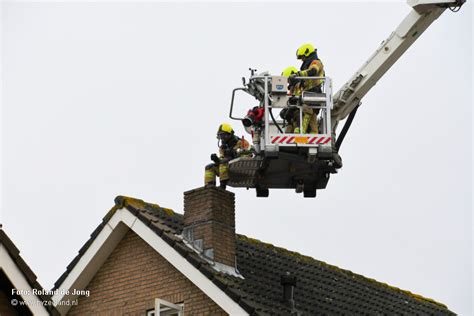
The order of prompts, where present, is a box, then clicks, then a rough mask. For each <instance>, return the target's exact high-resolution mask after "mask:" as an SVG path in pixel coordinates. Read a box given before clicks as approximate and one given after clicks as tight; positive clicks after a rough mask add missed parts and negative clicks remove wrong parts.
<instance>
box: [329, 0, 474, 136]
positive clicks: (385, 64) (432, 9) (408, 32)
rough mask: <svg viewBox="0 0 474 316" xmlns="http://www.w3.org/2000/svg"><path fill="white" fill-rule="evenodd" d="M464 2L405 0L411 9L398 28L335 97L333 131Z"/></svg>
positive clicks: (332, 114) (451, 0) (452, 0)
mask: <svg viewBox="0 0 474 316" xmlns="http://www.w3.org/2000/svg"><path fill="white" fill-rule="evenodd" d="M465 1H466V0H408V1H407V3H408V4H409V5H410V6H411V7H412V8H413V9H412V10H411V12H410V13H409V14H408V16H407V17H406V18H405V19H404V20H403V21H402V22H401V23H400V25H399V26H398V27H397V29H396V30H395V31H394V32H392V34H390V36H389V37H388V38H387V39H386V40H385V41H383V42H382V44H381V45H380V47H379V48H378V49H377V50H376V51H375V53H374V54H373V55H372V56H371V57H370V58H369V59H368V60H367V61H366V62H365V63H364V65H363V66H362V67H361V68H360V69H359V70H358V71H357V72H356V73H355V74H354V75H353V76H352V77H351V79H350V80H349V81H348V82H347V83H345V84H344V85H343V86H342V88H341V89H340V90H339V91H338V92H336V94H335V95H334V98H333V100H334V108H333V110H332V112H331V116H332V125H333V131H335V129H336V128H337V124H338V123H339V121H341V120H343V119H345V118H346V117H347V116H348V115H349V114H350V113H351V112H352V111H354V110H355V109H356V108H357V107H358V105H359V104H360V101H361V99H362V98H363V97H364V96H365V95H366V94H367V92H369V90H370V89H371V88H372V87H373V86H374V85H375V84H376V83H377V81H378V80H379V79H380V78H381V77H382V76H383V75H384V74H385V72H387V70H388V69H390V67H391V66H392V65H393V64H394V63H395V62H396V61H397V60H398V59H399V58H400V56H402V55H403V53H405V51H406V50H407V49H408V48H409V47H410V46H411V45H412V44H413V43H414V42H415V41H416V39H417V38H418V37H419V36H420V35H421V34H422V33H423V32H424V31H425V30H426V29H427V28H428V27H429V26H430V25H431V23H433V21H435V20H436V19H437V18H438V17H439V16H440V15H441V14H442V13H443V12H444V11H445V10H446V9H447V8H449V9H451V10H452V11H454V10H455V9H459V8H460V7H461V6H462V4H463V3H464V2H465Z"/></svg>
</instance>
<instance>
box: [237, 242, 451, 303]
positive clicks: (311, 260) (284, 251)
mask: <svg viewBox="0 0 474 316" xmlns="http://www.w3.org/2000/svg"><path fill="white" fill-rule="evenodd" d="M236 237H237V238H238V239H240V240H241V241H247V242H250V243H252V244H255V245H259V246H263V247H265V248H267V249H275V250H277V251H278V252H280V253H281V254H283V255H289V256H291V257H295V258H297V259H300V260H301V261H303V262H305V263H317V264H321V265H323V266H325V267H327V268H329V269H332V270H334V271H336V272H342V273H345V274H348V275H350V276H353V277H356V278H359V279H362V280H365V281H369V282H371V283H376V284H377V285H380V286H383V287H385V288H388V289H390V290H394V291H396V292H400V293H402V294H405V295H408V296H410V297H412V298H414V299H416V300H419V301H423V302H428V303H431V304H435V305H437V306H439V307H443V308H445V309H448V307H447V306H446V305H445V304H443V303H440V302H438V301H435V300H434V299H432V298H428V297H424V296H422V295H419V294H416V293H413V292H410V291H408V290H403V289H400V288H398V287H396V286H392V285H389V284H387V283H384V282H380V281H377V280H375V279H373V278H368V277H366V276H363V275H361V274H357V273H354V272H352V271H350V270H347V269H342V268H339V267H337V266H335V265H331V264H329V263H326V262H324V261H321V260H317V259H314V258H313V257H310V256H307V255H303V254H301V253H299V252H296V251H291V250H288V249H286V248H283V247H278V246H275V245H273V244H271V243H267V242H264V241H261V240H259V239H256V238H251V237H248V236H245V235H242V234H236Z"/></svg>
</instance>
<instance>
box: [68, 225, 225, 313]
mask: <svg viewBox="0 0 474 316" xmlns="http://www.w3.org/2000/svg"><path fill="white" fill-rule="evenodd" d="M86 289H87V290H89V291H90V296H89V297H85V296H82V297H80V298H79V300H78V304H77V306H73V307H72V308H71V309H70V310H69V312H68V315H146V311H147V310H149V309H152V308H154V302H155V298H161V299H164V300H167V301H169V302H171V303H184V312H185V315H186V316H188V315H227V313H225V312H224V311H223V310H222V309H221V308H220V307H219V306H217V305H216V304H215V303H214V302H213V301H212V300H211V299H210V298H209V297H208V296H207V295H206V294H204V293H203V292H202V291H201V290H200V289H199V288H197V287H196V286H195V285H194V284H193V283H192V282H191V281H189V280H188V279H187V278H186V277H185V276H184V275H182V274H181V273H180V272H179V271H178V270H177V269H176V268H175V267H173V266H172V265H171V264H170V263H169V262H168V261H166V259H164V258H163V257H162V256H161V255H160V254H158V253H157V252H156V251H155V250H154V249H153V248H151V247H150V246H149V245H148V244H147V243H146V242H145V241H143V240H142V239H141V238H140V237H139V236H138V235H136V234H135V233H134V232H133V231H131V230H130V231H128V232H127V233H126V235H125V236H124V238H123V239H122V240H121V241H120V243H119V244H118V245H117V247H116V248H115V249H114V250H113V252H112V253H111V254H110V256H109V258H107V260H106V261H105V262H104V264H103V265H102V267H101V268H100V269H99V271H98V272H97V273H96V275H95V276H94V277H93V279H92V280H91V282H90V283H89V285H88V286H87V288H86Z"/></svg>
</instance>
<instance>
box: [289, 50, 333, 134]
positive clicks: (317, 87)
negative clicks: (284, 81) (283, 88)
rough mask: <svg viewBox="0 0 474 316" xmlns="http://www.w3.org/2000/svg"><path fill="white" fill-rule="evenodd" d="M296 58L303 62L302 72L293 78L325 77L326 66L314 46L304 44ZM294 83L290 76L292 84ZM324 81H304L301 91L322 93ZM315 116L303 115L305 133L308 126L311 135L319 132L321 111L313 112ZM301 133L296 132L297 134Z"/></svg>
mask: <svg viewBox="0 0 474 316" xmlns="http://www.w3.org/2000/svg"><path fill="white" fill-rule="evenodd" d="M296 58H297V59H301V60H302V62H303V63H302V64H301V67H300V71H298V72H297V73H296V74H295V75H292V76H293V77H324V76H325V72H324V65H323V63H322V62H321V60H320V59H319V57H318V52H317V50H316V49H315V48H314V46H313V45H312V44H309V43H307V44H303V45H301V46H300V47H299V48H298V50H297V51H296ZM291 81H292V79H291V76H290V82H291ZM322 84H323V80H322V79H314V80H304V81H303V82H301V83H299V85H300V88H301V91H310V92H317V93H321V92H322ZM312 111H313V114H314V115H313V114H311V115H310V114H309V112H307V113H306V115H303V123H302V129H303V133H304V132H305V130H307V128H308V125H309V127H310V129H311V133H317V132H318V129H317V128H318V125H317V124H318V123H317V115H318V114H319V109H315V110H312ZM297 132H299V130H298V131H295V133H297Z"/></svg>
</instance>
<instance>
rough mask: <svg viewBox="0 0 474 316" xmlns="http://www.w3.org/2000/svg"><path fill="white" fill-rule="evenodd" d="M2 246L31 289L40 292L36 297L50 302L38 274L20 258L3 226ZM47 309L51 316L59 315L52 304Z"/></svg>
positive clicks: (0, 229) (0, 240)
mask: <svg viewBox="0 0 474 316" xmlns="http://www.w3.org/2000/svg"><path fill="white" fill-rule="evenodd" d="M0 244H1V245H3V246H4V247H5V249H6V251H7V252H8V254H9V255H10V257H11V258H12V260H13V262H15V264H16V266H17V267H18V269H19V270H20V271H21V273H22V274H23V276H24V277H25V279H26V281H27V282H28V284H29V285H30V286H31V288H32V289H36V290H38V292H37V293H38V295H36V296H37V297H38V298H39V299H40V300H41V301H43V302H50V301H51V296H49V295H44V294H42V293H44V292H45V291H44V290H43V287H42V286H41V285H40V284H39V283H38V281H37V277H36V274H34V272H33V271H32V270H31V268H30V267H29V266H28V265H27V264H26V262H25V260H23V258H22V257H21V256H20V250H18V248H17V247H16V246H15V244H14V243H13V241H12V240H11V239H10V238H9V237H8V235H7V234H6V233H5V231H4V230H3V228H2V226H1V225H0ZM7 277H8V276H7ZM45 308H46V309H47V310H48V312H49V313H50V314H51V315H59V313H58V312H57V311H56V309H55V308H54V307H53V306H52V305H51V304H49V305H48V304H46V306H45Z"/></svg>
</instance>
